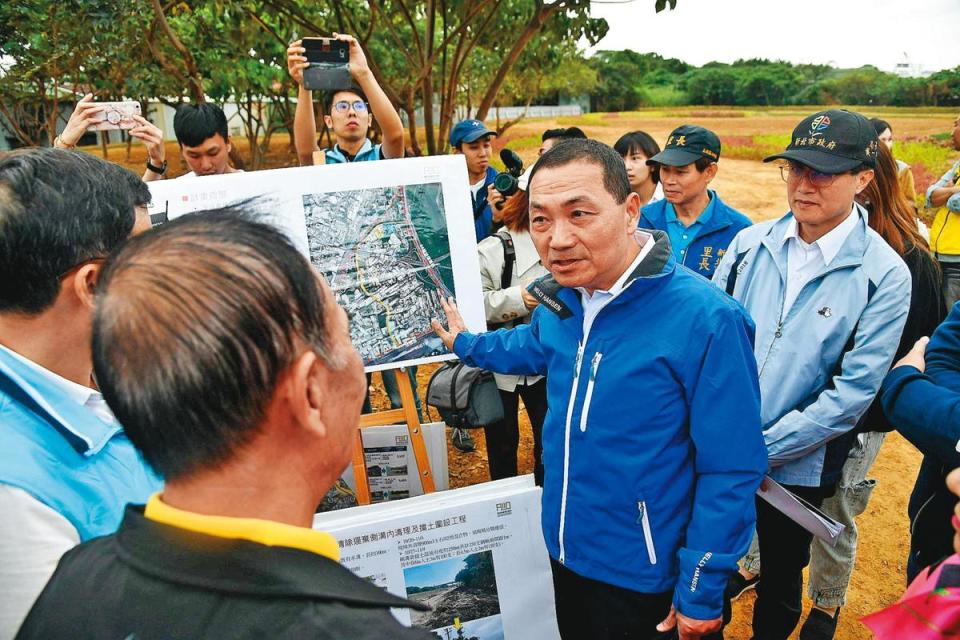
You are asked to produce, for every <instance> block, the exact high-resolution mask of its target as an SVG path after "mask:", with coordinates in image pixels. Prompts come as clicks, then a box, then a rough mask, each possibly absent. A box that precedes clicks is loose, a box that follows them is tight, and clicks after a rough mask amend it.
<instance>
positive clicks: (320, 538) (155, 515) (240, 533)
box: [143, 493, 340, 562]
mask: <svg viewBox="0 0 960 640" xmlns="http://www.w3.org/2000/svg"><path fill="white" fill-rule="evenodd" d="M143 515H144V516H146V517H147V518H149V519H150V520H153V521H154V522H160V523H162V524H166V525H170V526H171V527H177V528H180V529H186V530H187V531H194V532H196V533H204V534H207V535H211V536H217V537H219V538H230V539H235V540H236V539H239V540H249V541H250V542H257V543H259V544H265V545H267V546H271V547H291V548H293V549H300V550H302V551H309V552H310V553H316V554H318V555H321V556H324V557H327V558H330V559H331V560H334V561H335V562H340V547H339V545H338V544H337V540H336V538H334V537H333V536H332V535H330V534H329V533H327V532H325V531H314V530H313V529H305V528H303V527H295V526H293V525H289V524H283V523H281V522H273V521H271V520H259V519H257V518H230V517H227V516H208V515H205V514H202V513H193V512H192V511H183V510H182V509H176V508H174V507H171V506H170V505H168V504H165V503H164V502H163V501H162V500H161V499H160V494H159V493H155V494H153V495H152V496H150V500H148V501H147V506H146V508H145V509H144V513H143Z"/></svg>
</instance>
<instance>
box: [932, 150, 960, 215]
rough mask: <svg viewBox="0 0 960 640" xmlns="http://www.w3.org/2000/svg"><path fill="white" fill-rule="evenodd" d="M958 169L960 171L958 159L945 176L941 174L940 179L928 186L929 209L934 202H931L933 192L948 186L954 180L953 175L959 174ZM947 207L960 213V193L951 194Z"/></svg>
mask: <svg viewBox="0 0 960 640" xmlns="http://www.w3.org/2000/svg"><path fill="white" fill-rule="evenodd" d="M958 171H960V161H957V162H956V163H954V165H953V166H952V167H950V170H949V171H947V172H946V173H945V174H943V176H941V177H940V179H939V180H937V181H936V182H934V183H933V184H932V185H930V186H929V187H927V201H926V206H927V208H928V209H929V208H932V207H933V203H932V202H930V196H931V195H933V192H934V191H936V190H937V189H940V188H942V187H946V186H947V185H949V184H950V183H951V182H953V177H954V176H955V175H957V172H958ZM954 186H956V185H954ZM946 207H947V209H949V210H950V211H953V212H954V213H960V193H955V194H953V195H952V196H950V197H949V198H948V199H947V202H946Z"/></svg>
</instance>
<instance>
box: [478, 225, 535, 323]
mask: <svg viewBox="0 0 960 640" xmlns="http://www.w3.org/2000/svg"><path fill="white" fill-rule="evenodd" d="M495 240H496V246H487V244H486V243H481V245H480V283H481V285H482V286H483V310H484V312H485V314H486V316H487V322H488V323H497V322H507V321H509V320H514V319H516V318H524V317H526V316H527V315H529V313H530V310H529V309H527V305H525V304H524V303H523V293H522V291H523V289H522V287H521V286H520V285H516V286H513V287H509V288H507V289H501V288H500V285H501V276H502V274H503V267H504V262H505V261H504V259H503V245H502V244H501V243H500V241H499V239H496V238H495ZM486 242H487V243H489V242H490V241H489V240H488V241H486ZM512 281H513V277H512V274H511V282H512Z"/></svg>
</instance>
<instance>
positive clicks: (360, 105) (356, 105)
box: [332, 100, 370, 115]
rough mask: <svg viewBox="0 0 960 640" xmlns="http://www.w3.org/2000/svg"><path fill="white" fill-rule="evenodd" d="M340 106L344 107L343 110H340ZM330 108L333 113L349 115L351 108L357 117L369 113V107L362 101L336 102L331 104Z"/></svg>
mask: <svg viewBox="0 0 960 640" xmlns="http://www.w3.org/2000/svg"><path fill="white" fill-rule="evenodd" d="M340 105H344V106H343V108H341V107H340ZM332 107H333V111H337V112H339V113H349V111H350V109H351V107H352V108H353V111H354V113H356V114H357V115H359V114H361V113H368V112H369V111H370V107H369V106H368V105H367V103H366V102H365V101H363V100H337V101H336V102H334V103H333V105H332Z"/></svg>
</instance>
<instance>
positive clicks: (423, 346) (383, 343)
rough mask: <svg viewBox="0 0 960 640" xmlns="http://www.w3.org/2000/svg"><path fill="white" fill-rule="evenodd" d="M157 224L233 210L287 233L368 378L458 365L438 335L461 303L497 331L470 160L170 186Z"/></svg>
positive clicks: (284, 172) (259, 174)
mask: <svg viewBox="0 0 960 640" xmlns="http://www.w3.org/2000/svg"><path fill="white" fill-rule="evenodd" d="M148 185H149V187H150V192H151V194H152V195H153V202H152V204H151V207H150V213H151V216H153V217H155V218H161V219H167V220H172V219H174V218H177V217H179V216H182V215H185V214H187V213H192V212H196V211H202V210H206V209H215V208H219V207H224V206H228V205H237V204H238V203H243V204H242V205H241V206H242V207H243V209H245V210H246V211H250V212H253V213H256V214H257V215H258V217H259V218H260V219H262V220H263V221H264V222H268V223H270V224H273V225H275V226H277V227H278V228H280V229H282V230H284V232H285V233H286V234H287V235H288V237H289V238H290V239H291V241H292V242H293V243H294V245H295V246H296V247H297V248H298V249H300V251H301V252H303V254H304V255H305V256H307V257H309V259H310V261H311V262H312V263H313V265H314V266H316V268H317V269H318V270H319V271H320V272H321V273H322V274H323V276H324V277H325V278H326V280H327V282H328V283H329V284H330V287H331V289H333V292H334V294H335V295H336V296H337V301H338V302H339V303H340V305H341V306H342V307H343V308H344V309H345V310H346V311H347V314H348V315H349V317H350V334H351V338H352V339H353V343H354V345H355V346H356V348H357V350H358V351H359V352H360V355H361V356H362V357H363V361H364V365H365V367H366V370H367V371H377V370H380V369H391V368H395V367H402V366H411V365H417V364H424V363H428V362H437V361H441V360H450V359H452V358H453V357H454V356H453V355H452V354H451V353H450V352H448V351H447V350H446V348H445V347H444V346H443V344H442V343H441V342H440V339H439V338H438V337H437V335H436V333H434V331H433V329H432V327H431V326H430V320H431V319H432V318H438V319H440V320H441V321H443V320H444V316H443V312H442V310H441V308H440V299H441V298H442V297H445V296H454V297H456V299H457V304H458V306H459V308H460V313H461V314H462V315H463V317H464V320H465V322H466V324H467V327H468V328H469V329H470V330H471V331H475V332H482V331H485V330H486V322H485V317H484V310H483V295H482V292H481V287H480V266H479V261H478V258H477V242H476V235H475V231H474V223H473V213H472V211H471V199H470V189H469V185H468V178H467V169H466V163H465V161H464V159H463V156H461V155H456V156H436V157H428V158H405V159H401V160H380V161H376V162H357V163H347V164H334V165H322V166H316V167H297V168H290V169H274V170H270V171H253V172H244V173H231V174H226V175H220V176H204V177H190V178H180V179H176V180H161V181H155V182H150V183H148Z"/></svg>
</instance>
